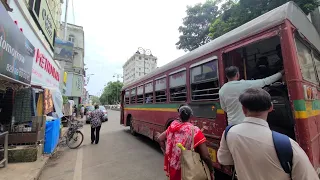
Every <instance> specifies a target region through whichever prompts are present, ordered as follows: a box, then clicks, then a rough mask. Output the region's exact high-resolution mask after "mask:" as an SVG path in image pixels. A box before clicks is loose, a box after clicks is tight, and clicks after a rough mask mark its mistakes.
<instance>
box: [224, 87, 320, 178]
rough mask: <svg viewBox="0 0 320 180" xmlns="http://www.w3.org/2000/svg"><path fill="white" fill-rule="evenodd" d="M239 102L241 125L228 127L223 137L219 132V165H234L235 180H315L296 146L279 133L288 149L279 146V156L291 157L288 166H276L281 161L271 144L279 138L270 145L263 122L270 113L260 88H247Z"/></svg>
mask: <svg viewBox="0 0 320 180" xmlns="http://www.w3.org/2000/svg"><path fill="white" fill-rule="evenodd" d="M239 101H240V103H241V104H242V110H243V113H244V114H245V116H246V117H245V119H244V121H243V122H242V123H241V124H238V125H235V126H233V127H232V128H229V131H227V132H228V133H227V135H225V133H226V131H225V132H224V133H223V135H222V138H221V142H220V148H219V150H218V161H219V163H220V164H222V165H226V166H227V165H234V166H235V169H236V172H237V179H239V180H258V179H259V180H271V179H273V180H291V179H292V180H319V178H318V176H317V173H316V172H315V169H314V168H313V166H312V164H311V163H310V161H309V158H308V156H307V155H306V153H305V152H304V151H303V150H302V148H301V147H300V146H299V145H298V143H297V142H295V141H294V140H292V139H290V138H289V137H286V136H285V135H281V134H280V135H281V137H285V139H281V140H282V141H283V140H286V141H285V142H288V143H283V145H284V144H289V146H286V148H283V147H282V149H281V152H280V153H282V155H283V154H285V155H286V154H287V153H285V152H289V151H291V152H292V156H291V159H288V160H289V161H291V162H289V163H288V164H286V163H280V160H282V159H283V158H282V159H281V158H280V157H279V156H278V153H279V152H278V151H279V149H280V148H277V147H276V145H275V144H278V142H279V139H277V140H278V141H277V142H276V143H275V142H274V140H275V139H274V138H275V137H276V136H274V134H275V133H273V132H272V131H271V130H270V128H269V125H268V122H267V117H268V113H269V112H271V111H272V110H273V106H272V103H271V96H270V94H269V93H268V92H266V91H265V90H263V89H261V88H250V89H247V90H246V91H245V92H244V93H243V94H241V95H240V97H239ZM229 127H230V126H229ZM226 130H228V128H227V129H226ZM278 137H279V136H278ZM290 144H291V146H290ZM278 147H279V146H278ZM287 148H291V149H292V150H291V149H287ZM276 149H277V150H276ZM286 160H287V159H286ZM282 162H283V161H282ZM283 165H286V166H288V167H289V169H290V173H288V172H285V169H284V168H283Z"/></svg>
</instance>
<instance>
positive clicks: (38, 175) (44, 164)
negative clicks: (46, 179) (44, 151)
mask: <svg viewBox="0 0 320 180" xmlns="http://www.w3.org/2000/svg"><path fill="white" fill-rule="evenodd" d="M43 159H44V161H45V162H44V163H43V166H41V168H40V169H39V171H38V172H37V173H36V175H35V177H34V178H33V180H39V178H40V176H41V173H42V171H43V170H44V167H45V166H46V164H47V163H48V161H49V159H50V156H44V158H43Z"/></svg>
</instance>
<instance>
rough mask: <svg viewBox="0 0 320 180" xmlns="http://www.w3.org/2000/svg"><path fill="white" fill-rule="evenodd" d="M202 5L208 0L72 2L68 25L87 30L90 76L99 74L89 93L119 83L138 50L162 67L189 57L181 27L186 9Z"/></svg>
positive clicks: (84, 0) (70, 0)
mask: <svg viewBox="0 0 320 180" xmlns="http://www.w3.org/2000/svg"><path fill="white" fill-rule="evenodd" d="M72 1H74V2H72ZM199 2H204V0H175V1H169V0H163V1H156V0H135V1H131V0H126V1H106V0H91V1H87V0H69V8H68V23H72V24H77V25H80V26H83V28H84V33H85V48H86V49H85V64H86V68H88V70H87V74H95V75H93V76H91V77H90V82H89V84H88V86H87V87H86V88H87V89H88V90H89V93H90V94H93V95H96V94H97V93H98V92H99V91H100V90H101V89H102V88H103V87H104V84H106V83H107V82H109V81H115V80H116V79H115V78H113V75H114V74H115V73H118V74H122V65H123V64H124V63H125V62H126V61H127V59H129V58H130V57H131V56H132V55H133V54H134V53H135V52H136V51H137V49H138V47H143V48H146V49H150V50H151V51H152V54H153V55H154V56H157V57H158V66H162V65H164V64H166V63H168V62H170V61H172V60H174V59H176V58H178V57H180V56H182V55H183V54H185V52H184V51H182V50H177V49H176V46H175V43H176V42H177V41H178V38H179V32H178V27H179V26H180V25H181V24H182V18H183V17H185V15H186V14H185V11H186V6H187V5H193V4H196V3H199ZM72 3H73V5H72ZM64 6H65V5H63V8H62V9H63V14H62V18H64V12H65V7H64ZM73 14H74V16H73Z"/></svg>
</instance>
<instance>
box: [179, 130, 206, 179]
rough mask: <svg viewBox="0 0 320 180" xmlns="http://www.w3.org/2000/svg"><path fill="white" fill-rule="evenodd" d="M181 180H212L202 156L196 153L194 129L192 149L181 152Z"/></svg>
mask: <svg viewBox="0 0 320 180" xmlns="http://www.w3.org/2000/svg"><path fill="white" fill-rule="evenodd" d="M181 178H182V180H211V176H210V170H209V168H208V166H207V164H206V163H205V162H204V161H202V159H201V157H200V154H199V153H197V152H195V151H194V127H193V128H192V143H191V149H190V150H187V149H186V150H183V151H181Z"/></svg>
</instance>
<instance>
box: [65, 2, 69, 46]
mask: <svg viewBox="0 0 320 180" xmlns="http://www.w3.org/2000/svg"><path fill="white" fill-rule="evenodd" d="M68 2H69V0H66V12H65V15H64V40H65V41H66V40H67V30H68V29H67V24H68V23H67V20H68V19H67V18H68Z"/></svg>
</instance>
